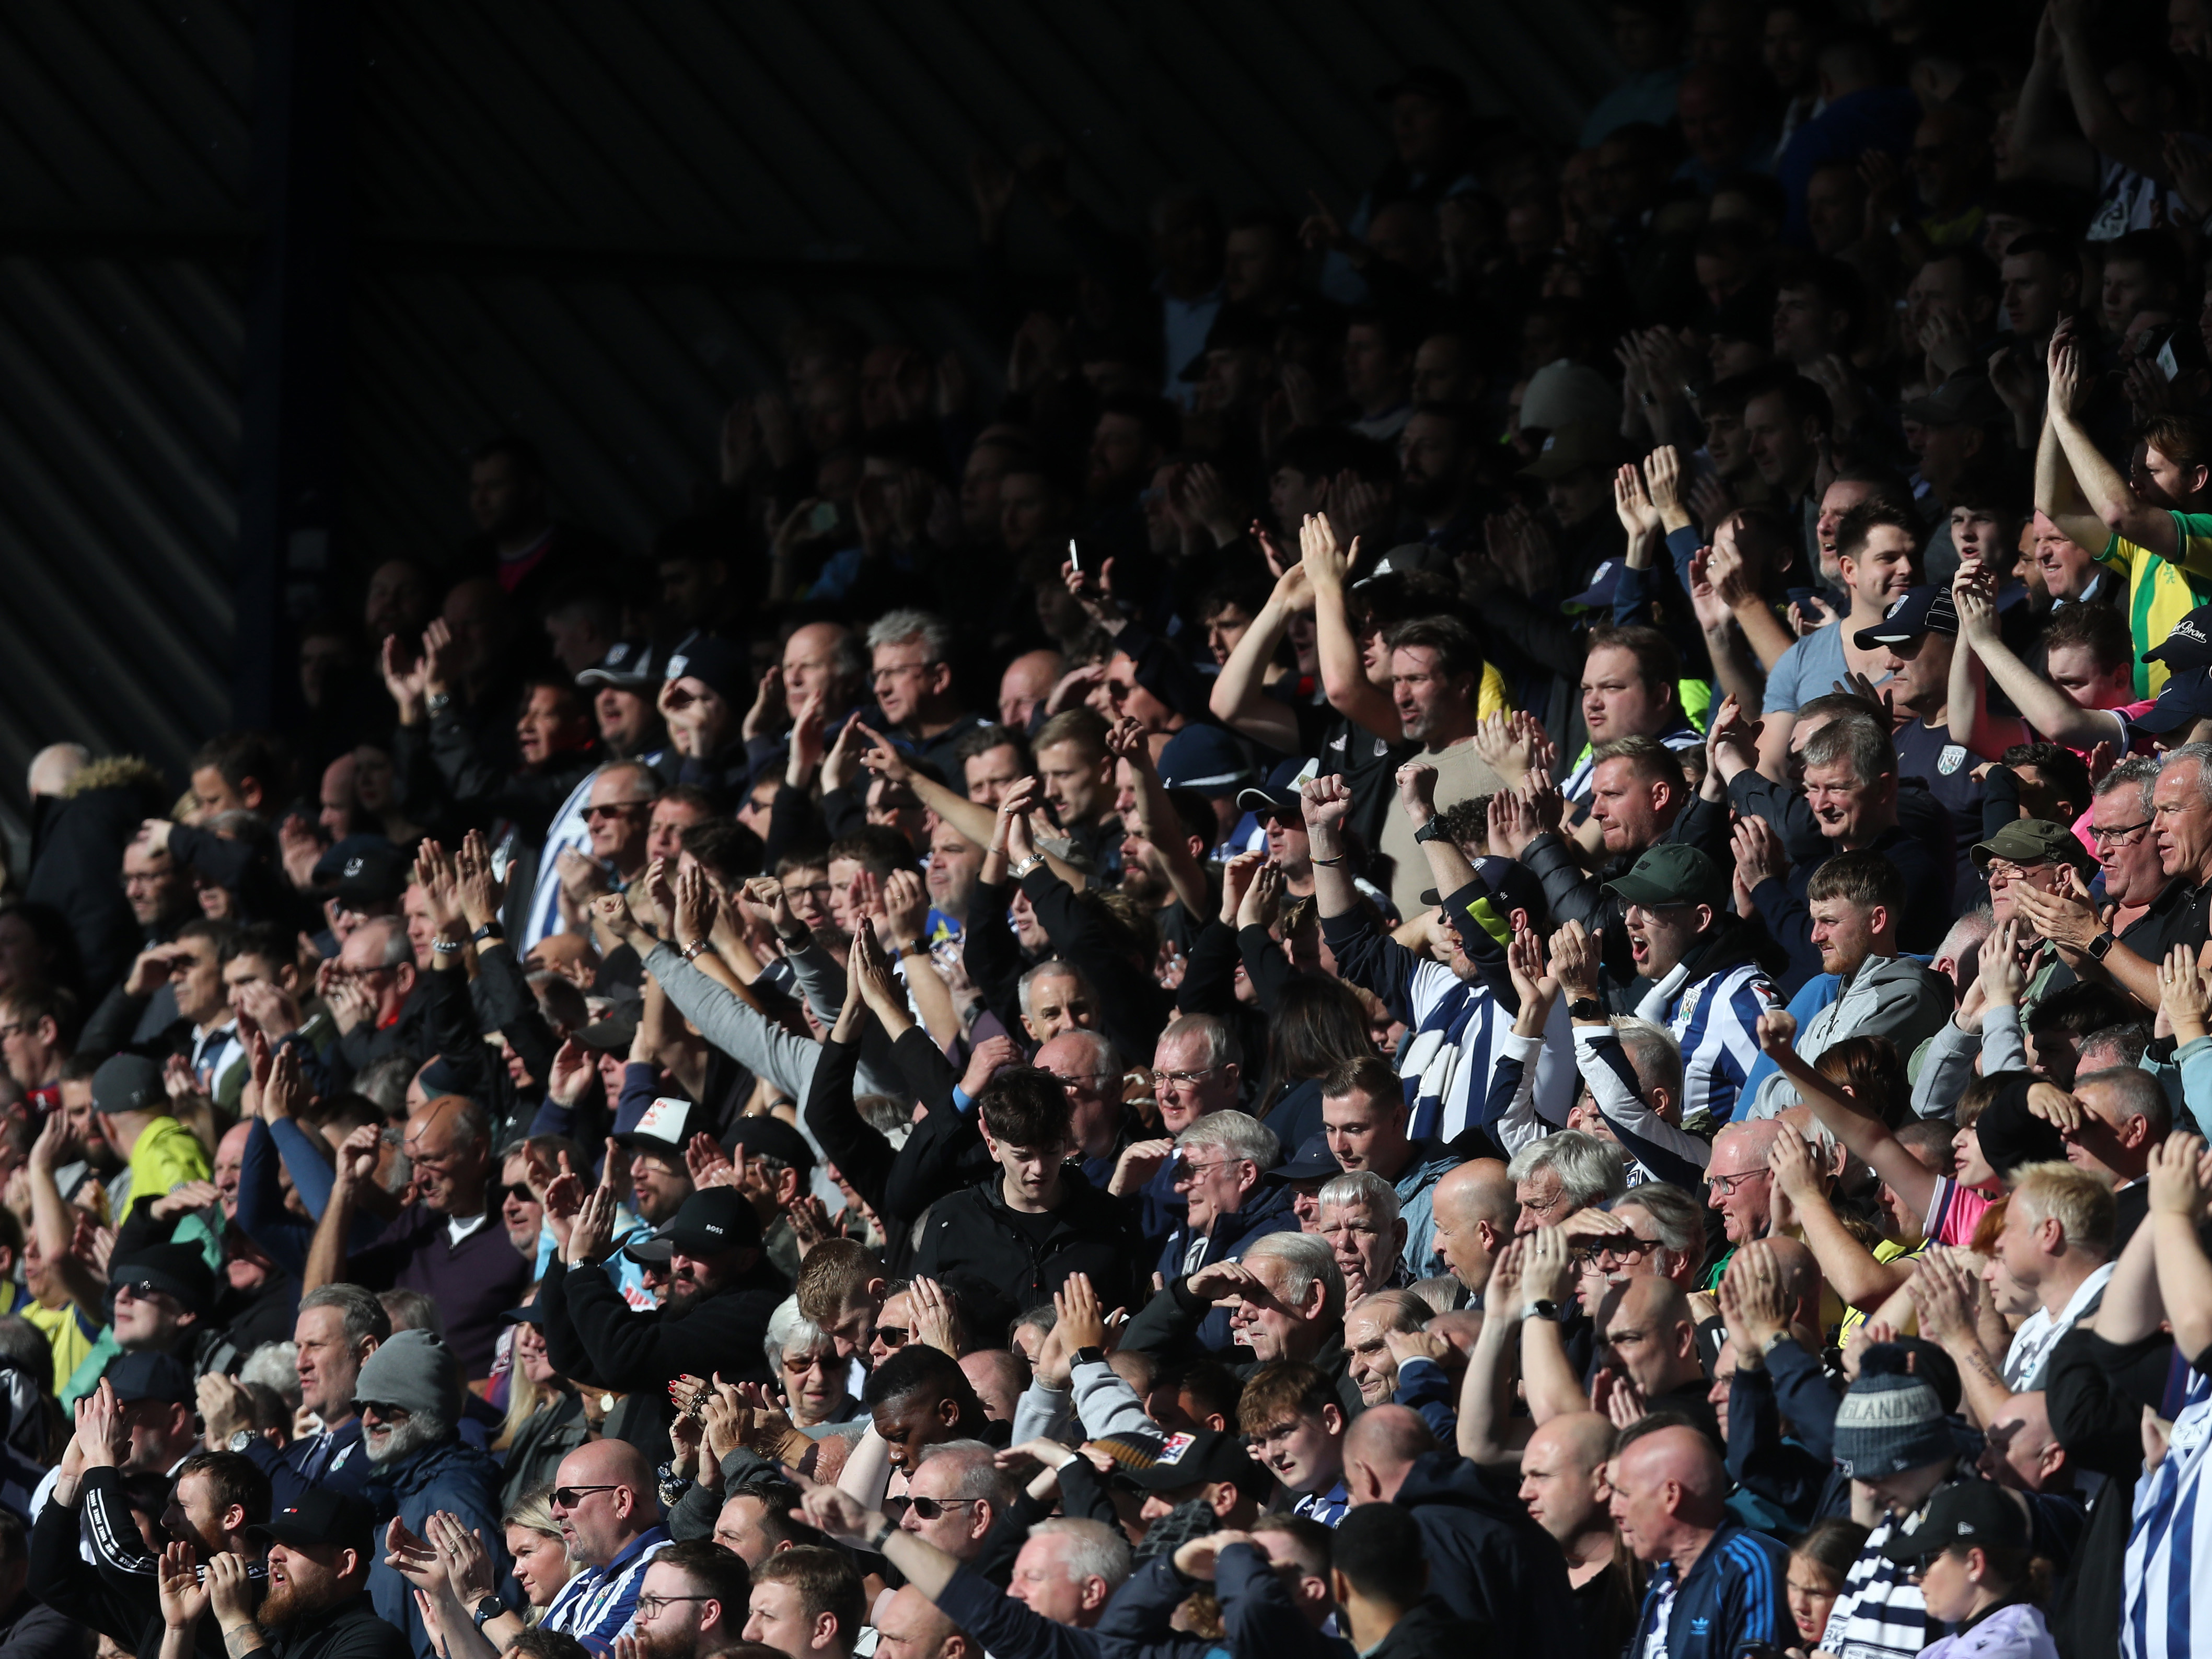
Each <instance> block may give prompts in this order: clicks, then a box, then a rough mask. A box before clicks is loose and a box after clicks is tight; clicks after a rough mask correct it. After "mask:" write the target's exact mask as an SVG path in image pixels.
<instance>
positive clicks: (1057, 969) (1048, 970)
mask: <svg viewBox="0 0 2212 1659" xmlns="http://www.w3.org/2000/svg"><path fill="white" fill-rule="evenodd" d="M1055 977H1057V978H1060V979H1072V980H1073V981H1075V982H1076V983H1077V984H1078V985H1085V984H1088V983H1089V981H1086V980H1085V978H1084V977H1083V969H1080V968H1079V967H1077V966H1076V965H1075V964H1074V963H1072V962H1070V961H1068V960H1067V959H1066V957H1046V958H1045V959H1044V960H1043V961H1042V962H1040V963H1037V965H1036V967H1034V968H1032V969H1030V970H1029V972H1027V973H1025V974H1024V975H1022V984H1021V992H1020V995H1021V1004H1022V1018H1024V1019H1029V1018H1032V1017H1033V1016H1032V1014H1031V1011H1030V987H1031V986H1032V985H1034V984H1036V982H1037V981H1039V980H1041V979H1052V978H1055Z"/></svg>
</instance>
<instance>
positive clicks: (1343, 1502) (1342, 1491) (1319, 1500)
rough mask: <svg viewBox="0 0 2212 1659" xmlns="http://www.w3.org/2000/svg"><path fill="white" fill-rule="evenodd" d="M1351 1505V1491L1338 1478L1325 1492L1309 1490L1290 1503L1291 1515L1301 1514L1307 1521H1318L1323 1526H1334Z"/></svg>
mask: <svg viewBox="0 0 2212 1659" xmlns="http://www.w3.org/2000/svg"><path fill="white" fill-rule="evenodd" d="M1351 1507H1352V1493H1351V1492H1350V1491H1349V1490H1347V1489H1346V1486H1345V1484H1344V1482H1343V1481H1342V1480H1338V1481H1337V1483H1336V1484H1335V1485H1334V1486H1331V1487H1330V1488H1329V1489H1328V1491H1327V1492H1307V1493H1306V1494H1305V1495H1304V1497H1302V1498H1299V1499H1298V1501H1297V1503H1295V1504H1291V1514H1292V1515H1303V1516H1305V1517H1306V1518H1307V1519H1308V1520H1309V1521H1318V1522H1321V1523H1322V1525H1323V1526H1324V1527H1334V1525H1336V1523H1337V1522H1340V1521H1341V1520H1343V1519H1344V1514H1345V1511H1346V1510H1349V1509H1350V1508H1351Z"/></svg>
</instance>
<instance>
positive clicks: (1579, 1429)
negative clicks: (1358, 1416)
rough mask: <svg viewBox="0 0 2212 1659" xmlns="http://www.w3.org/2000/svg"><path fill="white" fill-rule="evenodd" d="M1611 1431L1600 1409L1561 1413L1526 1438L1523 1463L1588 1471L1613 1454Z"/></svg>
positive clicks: (1606, 1418) (1584, 1472) (1608, 1420)
mask: <svg viewBox="0 0 2212 1659" xmlns="http://www.w3.org/2000/svg"><path fill="white" fill-rule="evenodd" d="M1355 1426H1357V1425H1355ZM1614 1433H1615V1430H1614V1428H1613V1419H1611V1418H1609V1417H1607V1416H1606V1414H1605V1413H1602V1412H1562V1413H1560V1414H1559V1416H1557V1417H1554V1418H1551V1419H1547V1421H1546V1422H1545V1423H1544V1425H1542V1426H1541V1428H1539V1429H1537V1430H1536V1431H1535V1432H1534V1433H1533V1434H1531V1435H1530V1436H1529V1437H1528V1445H1527V1447H1526V1448H1525V1449H1523V1462H1524V1464H1525V1463H1526V1462H1528V1460H1529V1459H1539V1460H1540V1461H1541V1463H1542V1464H1543V1465H1544V1467H1546V1468H1552V1467H1554V1466H1555V1465H1556V1463H1558V1462H1562V1461H1563V1462H1565V1464H1566V1466H1568V1467H1570V1468H1574V1469H1577V1470H1578V1471H1579V1472H1581V1473H1582V1474H1589V1473H1590V1471H1592V1470H1593V1469H1595V1468H1597V1466H1598V1465H1599V1464H1601V1463H1602V1462H1605V1460H1606V1459H1607V1458H1608V1457H1610V1456H1612V1455H1613V1435H1614Z"/></svg>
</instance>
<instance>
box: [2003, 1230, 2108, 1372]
mask: <svg viewBox="0 0 2212 1659" xmlns="http://www.w3.org/2000/svg"><path fill="white" fill-rule="evenodd" d="M2117 1266H2118V1263H2117V1262H2112V1261H2107V1262H2106V1264H2105V1265H2104V1266H2103V1267H2100V1268H2098V1269H2097V1271H2096V1272H2094V1273H2091V1274H2090V1275H2089V1276H2088V1277H2087V1279H2083V1280H2082V1281H2081V1283H2080V1284H2079V1285H2075V1287H2074V1294H2073V1295H2071V1296H2069V1297H2067V1298H2066V1305H2065V1306H2064V1307H2063V1308H2061V1309H2060V1310H2058V1313H2057V1316H2056V1317H2054V1316H2052V1314H2051V1310H2050V1309H2048V1308H2038V1309H2037V1310H2035V1311H2034V1312H2033V1313H2032V1314H2030V1315H2029V1316H2027V1318H2026V1319H2024V1320H2022V1321H2021V1325H2020V1328H2019V1329H2018V1330H2017V1331H2015V1332H2014V1333H2013V1338H2012V1346H2011V1347H2009V1348H2008V1349H2007V1350H2006V1351H2005V1363H2004V1380H2005V1387H2007V1388H2008V1389H2011V1390H2012V1391H2013V1392H2014V1393H2015V1394H2028V1393H2032V1392H2033V1391H2034V1390H2035V1389H2040V1388H2041V1387H2042V1386H2043V1368H2044V1366H2045V1364H2047V1363H2048V1362H2049V1360H2050V1358H2051V1350H2052V1349H2053V1348H2055V1347H2057V1346H2058V1339H2059V1338H2060V1337H2062V1336H2063V1335H2065V1334H2066V1333H2067V1332H2069V1331H2070V1330H2072V1329H2073V1328H2074V1325H2075V1321H2077V1320H2080V1319H2083V1318H2086V1317H2087V1316H2088V1315H2090V1314H2091V1313H2093V1312H2094V1311H2095V1310H2096V1307H2097V1304H2098V1303H2099V1302H2100V1301H2101V1300H2102V1299H2103V1297H2104V1294H2105V1286H2106V1284H2107V1283H2108V1282H2109V1281H2110V1280H2111V1279H2112V1269H2113V1268H2114V1267H2117Z"/></svg>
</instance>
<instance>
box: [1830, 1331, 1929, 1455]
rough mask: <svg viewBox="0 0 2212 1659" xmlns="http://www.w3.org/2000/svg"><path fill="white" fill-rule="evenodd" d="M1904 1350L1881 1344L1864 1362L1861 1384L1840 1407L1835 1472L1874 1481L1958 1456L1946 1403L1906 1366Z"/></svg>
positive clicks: (1863, 1357) (1861, 1363) (1861, 1359)
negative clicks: (1948, 1419)
mask: <svg viewBox="0 0 2212 1659" xmlns="http://www.w3.org/2000/svg"><path fill="white" fill-rule="evenodd" d="M1910 1363H1911V1361H1910V1358H1909V1356H1908V1355H1907V1354H1906V1352H1905V1350H1904V1349H1902V1348H1900V1347H1899V1346H1896V1345H1894V1344H1893V1343H1887V1342H1878V1343H1875V1345H1874V1346H1871V1347H1869V1349H1867V1351H1866V1352H1864V1353H1863V1354H1862V1355H1861V1356H1860V1357H1859V1375H1858V1380H1857V1382H1855V1383H1852V1384H1851V1386H1850V1389H1848V1390H1847V1391H1846V1392H1845V1393H1844V1397H1843V1400H1842V1401H1841V1402H1840V1403H1839V1404H1838V1406H1837V1407H1836V1438H1835V1457H1836V1467H1837V1468H1840V1469H1841V1470H1842V1471H1843V1472H1844V1474H1846V1475H1849V1476H1851V1477H1853V1478H1855V1479H1857V1480H1875V1479H1878V1478H1879V1477H1881V1476H1882V1475H1886V1474H1899V1473H1901V1472H1902V1471H1904V1470H1905V1469H1917V1468H1926V1467H1927V1466H1928V1465H1929V1464H1930V1463H1942V1462H1948V1461H1949V1460H1950V1459H1951V1458H1952V1457H1954V1456H1955V1455H1957V1454H1958V1449H1959V1447H1958V1443H1957V1442H1956V1441H1955V1440H1954V1439H1953V1438H1952V1436H1951V1429H1950V1425H1948V1423H1946V1422H1945V1421H1944V1419H1943V1402H1942V1401H1940V1400H1938V1399H1937V1398H1936V1390H1935V1389H1933V1388H1931V1387H1930V1386H1929V1384H1928V1383H1927V1382H1926V1381H1925V1380H1924V1379H1923V1378H1921V1377H1917V1376H1913V1375H1912V1374H1911V1372H1910V1371H1908V1370H1906V1369H1905V1367H1906V1365H1907V1364H1910Z"/></svg>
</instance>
